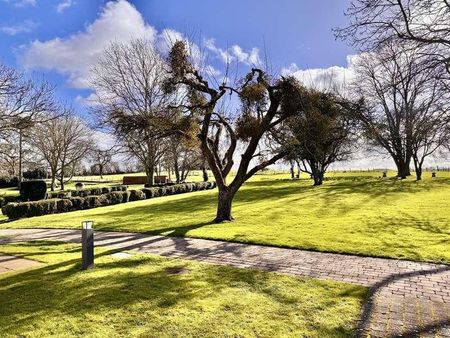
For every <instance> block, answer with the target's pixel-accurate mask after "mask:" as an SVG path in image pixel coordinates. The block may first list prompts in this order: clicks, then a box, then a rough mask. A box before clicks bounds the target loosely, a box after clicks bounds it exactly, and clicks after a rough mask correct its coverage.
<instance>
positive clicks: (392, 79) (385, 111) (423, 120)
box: [353, 41, 449, 179]
mask: <svg viewBox="0 0 450 338" xmlns="http://www.w3.org/2000/svg"><path fill="white" fill-rule="evenodd" d="M417 53H420V51H418V50H416V49H411V48H408V46H404V47H403V46H402V45H401V44H400V43H398V42H396V41H388V42H387V43H385V44H384V45H383V46H382V47H380V48H379V49H377V50H376V51H375V52H373V53H366V54H363V55H362V56H361V57H360V58H359V60H358V61H357V62H356V64H355V73H356V79H355V84H354V87H353V88H354V90H355V92H356V93H358V94H359V95H361V96H362V97H364V98H365V103H366V105H365V107H366V109H363V110H362V111H361V112H360V114H359V115H358V119H359V120H360V121H361V123H362V126H363V129H364V134H365V136H366V137H367V139H368V140H369V141H370V142H372V144H374V145H376V146H378V147H381V148H382V149H384V150H385V151H386V152H387V153H388V154H389V155H390V156H391V157H392V159H393V160H394V162H395V164H396V166H397V169H398V176H399V177H400V178H405V177H406V176H407V175H409V168H410V162H411V160H412V159H413V157H414V163H415V164H421V163H423V159H424V157H426V156H428V155H430V154H431V153H433V152H434V151H435V150H436V149H437V147H438V146H439V145H440V143H441V141H440V140H439V139H440V138H441V136H442V132H443V128H442V127H443V126H445V125H447V124H448V121H449V113H448V110H447V109H444V106H443V105H445V102H446V100H445V97H444V95H443V93H442V90H441V81H439V79H438V76H436V73H437V72H439V70H438V69H437V68H435V67H431V68H430V67H427V65H426V63H424V62H423V59H421V58H418V57H417ZM434 145H436V147H435V146H434ZM419 149H421V151H422V155H421V156H419V155H418V154H419V153H420V151H419ZM419 157H420V159H419ZM416 169H418V170H419V171H420V168H418V167H417V168H416ZM417 178H418V179H420V172H418V177H417Z"/></svg>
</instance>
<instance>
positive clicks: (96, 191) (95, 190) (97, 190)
mask: <svg viewBox="0 0 450 338" xmlns="http://www.w3.org/2000/svg"><path fill="white" fill-rule="evenodd" d="M101 194H103V191H102V189H101V188H92V189H91V190H90V193H89V195H93V196H98V195H101Z"/></svg>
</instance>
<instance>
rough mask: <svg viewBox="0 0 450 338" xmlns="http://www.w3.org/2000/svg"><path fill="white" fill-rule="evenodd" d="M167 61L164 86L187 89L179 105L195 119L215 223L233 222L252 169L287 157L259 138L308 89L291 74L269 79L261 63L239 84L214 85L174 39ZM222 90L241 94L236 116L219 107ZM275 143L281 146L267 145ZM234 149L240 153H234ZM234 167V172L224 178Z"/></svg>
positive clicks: (297, 105) (302, 101)
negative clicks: (212, 189) (213, 192)
mask: <svg viewBox="0 0 450 338" xmlns="http://www.w3.org/2000/svg"><path fill="white" fill-rule="evenodd" d="M168 62H169V65H170V68H171V77H170V79H169V81H168V82H167V83H166V86H165V87H166V90H169V91H175V90H177V89H180V88H183V89H184V90H185V92H186V93H188V95H186V97H187V98H188V100H187V102H184V103H183V104H182V106H183V107H184V108H185V109H187V110H189V111H190V112H191V113H192V114H195V115H196V117H197V119H198V121H199V133H198V139H199V141H200V146H201V149H202V152H203V155H204V156H205V158H206V160H207V162H208V165H209V167H210V169H211V171H212V173H213V175H214V178H215V181H216V183H217V187H218V189H219V195H218V205H217V215H216V218H215V222H218V223H219V222H223V221H231V220H233V217H232V214H231V207H232V202H233V199H234V196H235V195H236V192H237V191H238V190H239V188H240V187H241V186H242V185H243V184H244V183H245V182H246V181H247V180H248V179H249V178H250V177H252V176H253V175H254V174H255V173H257V172H258V171H260V170H262V169H264V168H266V167H267V166H269V165H271V164H274V163H275V162H276V161H277V160H279V159H282V158H283V157H284V156H286V151H285V150H283V149H282V148H281V147H267V146H264V145H263V140H267V139H268V137H269V135H270V134H271V133H272V132H274V131H275V130H276V129H277V128H279V127H280V126H281V124H282V123H283V121H285V120H286V119H288V118H289V117H290V116H293V115H298V114H300V113H301V112H302V111H303V108H304V106H305V105H306V104H308V101H309V96H308V92H307V91H306V90H305V88H304V87H303V86H302V85H301V84H300V83H299V82H298V81H297V80H295V79H294V78H292V77H281V78H278V79H271V78H270V77H269V75H268V74H267V73H266V72H265V71H264V70H262V69H259V68H252V69H251V71H250V72H249V73H248V74H247V75H246V76H245V77H244V78H243V79H242V80H241V81H240V82H239V83H238V84H237V85H233V86H230V85H227V83H226V82H225V81H224V82H222V84H220V85H217V86H214V84H212V83H211V82H210V81H208V80H206V79H205V78H204V77H203V76H202V74H201V72H200V70H199V69H198V68H197V67H196V66H195V65H194V63H193V62H191V59H190V55H189V53H188V49H187V46H186V44H185V42H182V41H177V42H175V43H174V45H173V47H172V49H171V52H170V54H169V57H168ZM225 78H226V77H225ZM225 94H230V95H234V96H237V98H238V99H239V102H240V105H239V109H237V112H236V114H234V115H232V114H227V113H226V112H224V111H223V109H221V108H223V106H224V105H223V100H224V99H225V96H226V95H225ZM238 143H240V146H239V147H238ZM274 148H278V149H279V150H278V151H273V150H269V149H274ZM237 149H239V150H242V153H241V154H238V150H237ZM235 160H236V161H238V163H235V162H234V161H235ZM233 167H235V168H236V175H235V176H234V178H233V179H232V180H231V182H228V181H227V178H228V177H229V174H230V171H231V169H232V168H233Z"/></svg>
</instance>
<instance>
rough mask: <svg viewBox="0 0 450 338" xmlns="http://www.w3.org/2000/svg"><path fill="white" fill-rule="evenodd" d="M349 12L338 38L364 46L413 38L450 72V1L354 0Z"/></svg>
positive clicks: (368, 47)
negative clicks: (347, 19) (348, 21)
mask: <svg viewBox="0 0 450 338" xmlns="http://www.w3.org/2000/svg"><path fill="white" fill-rule="evenodd" d="M346 14H347V16H348V17H349V18H350V24H349V25H348V27H346V28H343V29H338V30H336V33H337V36H338V37H341V38H343V39H347V40H350V41H351V42H353V43H354V44H355V45H357V46H360V47H362V48H364V49H374V48H377V47H379V46H380V45H383V44H384V43H385V42H386V41H389V40H392V39H400V40H403V41H414V42H415V44H414V45H415V46H416V47H419V48H421V52H422V53H425V54H427V56H428V61H429V62H430V61H433V60H434V61H438V62H441V63H444V64H445V65H446V68H447V71H448V72H450V2H449V1H448V0H352V1H351V4H350V7H349V8H348V10H347V13H346ZM430 64H433V63H432V62H431V63H430Z"/></svg>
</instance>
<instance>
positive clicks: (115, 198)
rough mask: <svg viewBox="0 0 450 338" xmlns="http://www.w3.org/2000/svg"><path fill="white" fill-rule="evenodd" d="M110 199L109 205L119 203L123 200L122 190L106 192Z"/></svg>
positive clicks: (108, 199)
mask: <svg viewBox="0 0 450 338" xmlns="http://www.w3.org/2000/svg"><path fill="white" fill-rule="evenodd" d="M105 197H106V199H107V201H108V205H113V204H119V203H122V201H123V196H122V192H121V191H113V192H110V193H107V194H105Z"/></svg>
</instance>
